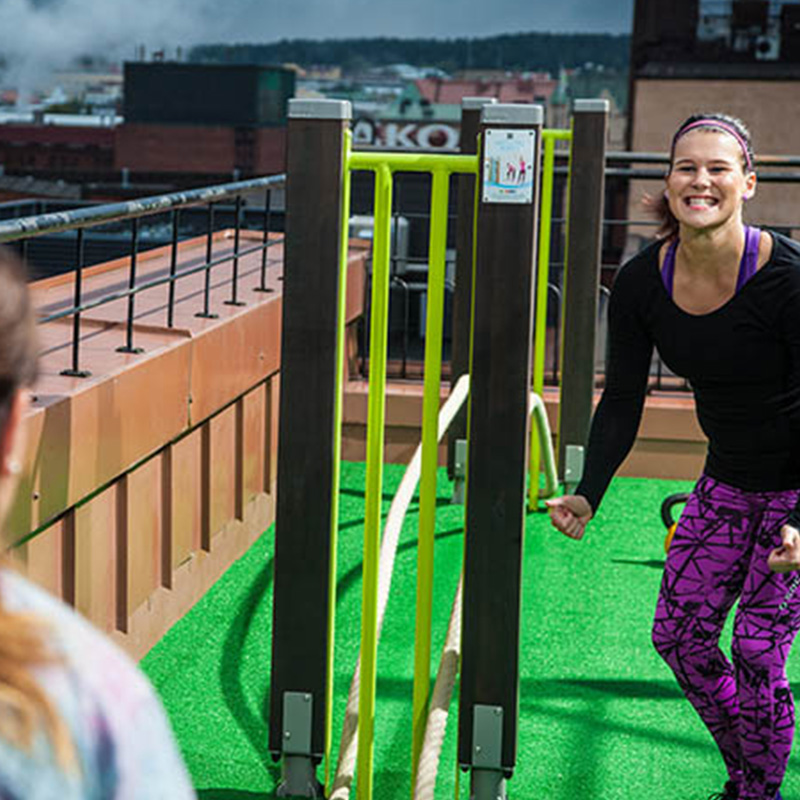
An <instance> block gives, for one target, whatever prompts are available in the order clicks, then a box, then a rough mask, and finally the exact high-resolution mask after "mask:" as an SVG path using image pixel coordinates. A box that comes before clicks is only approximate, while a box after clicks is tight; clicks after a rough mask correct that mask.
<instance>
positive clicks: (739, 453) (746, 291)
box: [575, 233, 800, 526]
mask: <svg viewBox="0 0 800 800" xmlns="http://www.w3.org/2000/svg"><path fill="white" fill-rule="evenodd" d="M771 236H772V238H773V241H774V246H773V250H772V255H771V257H770V259H769V260H768V262H767V263H766V264H765V265H764V266H763V267H762V268H761V269H760V270H759V271H758V272H757V273H756V274H755V275H754V276H753V277H752V278H750V280H749V281H748V282H747V283H745V284H744V286H742V287H741V288H740V290H739V291H738V292H737V293H736V294H735V295H734V296H733V297H732V298H731V299H730V300H729V301H728V302H727V303H725V304H724V305H723V306H721V307H720V308H718V309H716V310H715V311H712V312H710V313H708V314H701V315H694V314H689V313H687V312H685V311H683V310H681V309H680V308H679V307H678V306H677V305H676V304H675V303H674V302H673V300H672V298H671V297H670V296H669V294H668V292H667V290H666V287H665V286H664V283H663V281H662V278H661V274H660V272H659V264H658V254H659V247H660V244H661V243H654V244H653V245H651V246H649V247H647V248H646V249H645V250H643V251H642V252H641V253H639V254H638V255H637V256H635V257H634V258H632V259H631V260H630V261H629V262H627V263H626V264H625V265H624V266H623V267H622V269H621V270H620V271H619V273H618V275H617V278H616V280H615V282H614V287H613V291H612V293H611V300H610V302H609V310H608V326H609V327H608V336H609V340H608V356H607V360H606V387H605V391H604V392H603V395H602V397H601V400H600V403H599V405H598V407H597V410H596V412H595V415H594V418H593V420H592V426H591V432H590V434H589V443H588V448H587V453H586V465H585V469H584V475H583V479H582V481H581V482H580V484H579V485H578V487H577V489H576V490H575V491H576V494H581V495H583V496H584V497H586V498H587V500H588V501H589V503H590V505H591V506H592V509H594V510H595V511H596V510H597V508H598V506H599V505H600V502H601V500H602V498H603V494H604V493H605V491H606V488H607V487H608V484H609V482H610V481H611V478H612V476H613V475H614V473H615V472H616V470H617V468H618V467H619V465H620V464H621V463H622V461H623V460H624V459H625V456H626V455H627V454H628V452H629V451H630V449H631V447H632V446H633V443H634V440H635V438H636V433H637V431H638V428H639V422H640V420H641V415H642V409H643V407H644V399H645V390H646V388H647V380H648V375H649V370H650V363H651V360H652V355H653V347H654V346H655V347H656V348H657V349H658V352H659V353H660V355H661V358H662V359H663V361H664V363H665V364H666V365H667V366H668V367H669V368H670V369H671V370H672V371H673V372H674V373H676V374H677V375H680V376H683V377H685V378H688V379H689V382H690V383H691V386H692V388H693V389H694V394H695V402H696V409H697V418H698V421H699V422H700V426H701V427H702V429H703V432H704V433H705V435H706V436H707V437H708V453H707V456H706V464H705V473H706V474H707V475H708V476H710V477H712V478H716V479H717V480H720V481H723V482H725V483H728V484H730V485H732V486H736V487H738V488H740V489H743V490H746V491H770V490H785V489H796V488H800V244H798V243H796V242H793V241H792V240H791V239H788V238H786V237H784V236H781V235H780V234H776V233H771ZM789 521H790V524H792V525H795V526H798V525H800V502H798V507H797V508H795V510H794V512H793V513H792V515H791V517H790V520H789Z"/></svg>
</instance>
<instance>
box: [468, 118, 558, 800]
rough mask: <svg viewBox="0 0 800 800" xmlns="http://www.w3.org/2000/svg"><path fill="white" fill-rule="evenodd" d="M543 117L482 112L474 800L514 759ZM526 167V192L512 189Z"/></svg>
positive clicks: (498, 789) (492, 794)
mask: <svg viewBox="0 0 800 800" xmlns="http://www.w3.org/2000/svg"><path fill="white" fill-rule="evenodd" d="M543 119H544V113H543V109H542V107H541V106H533V105H494V106H486V107H485V108H484V109H483V111H482V116H481V134H482V137H481V138H482V141H481V177H480V183H479V186H480V205H479V209H478V229H477V261H476V271H475V274H476V277H475V289H474V291H475V293H474V300H473V303H474V331H473V351H472V365H471V399H470V415H471V422H470V440H469V464H468V493H467V507H466V544H465V555H464V606H463V609H464V610H463V621H462V635H463V655H462V671H461V689H460V698H459V702H460V706H459V708H460V711H459V745H458V757H459V763H460V764H461V766H462V767H464V768H465V769H471V770H472V795H471V796H472V797H473V798H475V800H484V799H485V798H491V800H496V799H497V798H498V797H505V778H506V777H508V776H509V775H510V774H511V772H512V770H513V769H514V765H515V762H516V750H517V714H518V694H519V625H520V594H521V591H520V590H521V586H520V584H521V567H522V541H523V533H524V522H525V475H526V469H527V450H528V448H527V443H528V397H529V393H530V391H531V357H532V336H533V314H534V302H533V298H534V288H535V272H536V266H535V258H534V253H535V251H536V232H537V224H536V222H537V214H538V200H539V197H538V195H539V154H540V144H541V132H542V122H543ZM517 135H522V136H523V137H524V138H525V139H526V140H527V141H528V143H529V145H530V147H529V152H528V155H527V157H526V158H525V159H524V161H525V164H524V166H523V165H522V164H520V157H519V154H518V153H517V154H516V155H514V156H513V158H512V157H510V156H502V153H503V148H504V147H509V148H510V150H509V152H514V147H512V143H513V142H514V141H516V136H517ZM498 154H501V157H499V158H494V157H495V156H497V155H498ZM504 158H505V159H506V160H504ZM523 172H524V177H522V180H523V181H528V180H531V179H532V186H531V189H530V192H529V193H528V195H527V197H526V196H525V195H523V194H522V193H521V192H519V191H517V189H516V188H514V184H515V183H519V182H520V179H521V176H522V173H523ZM498 182H499V183H500V184H506V185H508V186H509V188H508V189H507V190H506V189H504V188H503V187H502V186H499V187H498V186H497V183H498ZM493 184H494V185H493ZM504 192H505V196H504Z"/></svg>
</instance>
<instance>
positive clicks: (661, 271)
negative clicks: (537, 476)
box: [548, 114, 800, 800]
mask: <svg viewBox="0 0 800 800" xmlns="http://www.w3.org/2000/svg"><path fill="white" fill-rule="evenodd" d="M755 190H756V173H755V170H754V168H753V153H752V148H751V144H750V136H749V133H748V131H747V129H746V128H745V126H744V124H743V123H742V122H741V121H740V120H737V119H734V118H732V117H728V116H726V115H723V114H700V115H696V116H692V117H689V119H687V120H686V121H685V122H684V123H683V124H682V125H681V126H680V127H679V128H678V130H677V131H676V133H675V135H674V136H673V138H672V147H671V152H670V164H669V171H668V173H667V176H666V191H665V192H664V196H663V198H659V201H658V202H657V203H654V204H653V206H654V210H655V211H656V212H657V213H658V215H659V216H660V218H661V222H662V227H661V237H660V238H659V240H658V241H656V242H655V243H653V244H652V245H650V246H649V247H647V248H645V249H644V250H643V251H642V252H641V253H639V254H638V255H637V256H635V257H634V258H632V259H631V260H630V261H629V262H628V263H627V264H625V265H624V266H623V267H622V269H621V270H620V272H619V274H618V276H617V278H616V281H615V283H614V288H613V292H612V296H611V301H610V306H609V350H608V359H607V364H606V386H605V390H604V392H603V396H602V399H601V401H600V404H599V406H598V408H597V411H596V413H595V416H594V419H593V421H592V427H591V433H590V435H589V443H588V448H587V454H586V469H585V472H584V476H583V479H582V480H581V482H580V484H579V485H578V487H577V488H576V490H575V494H574V495H568V496H565V497H561V498H558V499H556V500H552V501H550V502H549V503H548V505H549V507H550V515H551V520H552V522H553V525H554V526H555V527H556V528H557V529H558V530H559V531H561V532H562V533H564V534H566V535H567V536H570V537H572V538H573V539H580V538H581V537H582V536H583V534H584V530H585V528H586V525H587V523H588V522H589V520H590V519H591V518H592V516H593V515H594V514H596V512H597V509H598V507H599V505H600V501H601V500H602V497H603V494H604V492H605V491H606V488H607V486H608V484H609V481H610V480H611V477H612V476H613V474H614V473H615V472H616V470H617V468H618V467H619V465H620V464H621V463H622V461H623V459H624V458H625V456H626V455H627V454H628V452H629V451H630V449H631V447H632V446H633V443H634V440H635V438H636V432H637V429H638V427H639V421H640V419H641V414H642V408H643V406H644V398H645V392H646V389H647V383H648V378H649V374H650V363H651V359H652V355H653V348H654V347H656V348H657V349H658V351H659V353H660V355H661V358H662V359H663V361H664V362H665V363H666V364H667V365H668V366H669V368H670V369H671V370H672V371H673V372H674V373H675V374H677V375H680V376H682V377H685V378H688V380H689V382H690V384H691V386H692V388H693V390H694V395H695V403H696V410H697V417H698V420H699V422H700V425H701V427H702V428H703V431H704V433H705V434H706V436H707V437H708V453H707V457H706V464H705V468H704V470H703V474H702V476H701V478H700V480H699V481H698V482H697V484H696V486H695V488H694V491H693V492H692V494H691V496H690V499H689V501H688V503H687V505H686V508H685V510H684V512H683V515H682V516H681V519H680V522H679V523H678V526H677V530H676V532H675V536H674V538H673V540H672V544H671V546H670V549H669V552H668V555H667V562H666V566H665V569H664V576H663V579H662V583H661V592H660V594H659V598H658V604H657V608H656V614H655V623H654V626H653V634H652V636H653V643H654V645H655V647H656V650H657V651H658V653H659V654H660V655H661V656H662V657H663V658H664V660H665V661H666V662H667V664H668V665H669V666H670V668H671V669H672V670H673V672H674V673H675V676H676V678H677V680H678V683H679V684H680V686H681V689H682V690H683V692H684V694H685V695H686V697H687V698H688V699H689V701H690V702H691V704H692V705H693V706H694V708H695V710H696V711H697V712H698V714H699V715H700V717H701V719H702V720H703V722H704V723H705V725H706V727H707V728H708V730H709V731H710V733H711V735H712V736H713V738H714V740H715V742H716V744H717V747H718V748H719V751H720V753H721V755H722V758H723V760H724V763H725V767H726V769H727V773H728V780H727V783H726V784H725V787H724V789H723V790H722V792H717V793H715V794H713V795H712V796H711V798H715V799H716V800H773V799H774V798H778V800H780V797H781V794H780V785H781V782H782V780H783V777H784V773H785V771H786V765H787V763H788V760H789V753H790V750H791V746H792V737H793V733H794V702H793V699H792V694H791V690H790V687H789V683H788V680H787V678H786V659H787V657H788V655H789V650H790V648H791V646H792V642H793V641H794V638H795V635H796V634H797V631H798V629H800V573H798V572H796V570H798V569H800V533H799V532H798V529H799V528H800V503H799V502H798V497H799V496H800V246H799V245H798V244H797V243H796V242H793V241H792V240H791V239H788V238H786V237H785V236H781V235H780V234H778V233H774V232H771V231H766V230H760V229H759V228H755V227H750V226H747V225H745V224H744V222H743V219H742V209H743V206H744V204H745V202H746V201H747V200H749V199H750V198H751V197H752V196H753V194H754V193H755ZM737 600H738V601H739V606H738V609H737V611H736V616H735V621H734V631H733V643H732V648H731V651H732V652H731V655H732V663H731V661H729V660H728V658H727V656H726V655H725V654H724V653H723V652H722V651H721V650H720V647H719V637H720V633H721V632H722V628H723V625H724V624H725V620H726V619H727V617H728V613H729V612H730V610H731V608H732V607H733V605H734V603H735V602H736V601H737ZM711 798H709V800H711Z"/></svg>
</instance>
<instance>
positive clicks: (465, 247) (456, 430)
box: [447, 97, 497, 480]
mask: <svg viewBox="0 0 800 800" xmlns="http://www.w3.org/2000/svg"><path fill="white" fill-rule="evenodd" d="M496 102H497V100H496V99H495V98H494V97H465V98H463V99H462V100H461V137H460V140H459V151H460V152H461V153H462V154H464V155H474V154H475V153H477V152H478V129H479V127H480V122H481V109H482V108H483V107H484V106H486V105H491V104H493V103H496ZM474 229H475V176H474V175H459V176H458V196H457V199H456V276H455V278H456V286H455V292H454V293H453V327H452V338H451V343H452V345H451V351H450V352H451V355H450V369H451V377H450V387H451V388H452V387H453V386H455V385H456V383H457V381H458V379H459V378H460V377H461V376H462V375H466V374H467V373H468V372H469V329H470V325H471V324H472V321H471V319H470V316H471V311H472V265H473V257H472V256H473V243H474V239H473V232H474ZM466 438H467V410H466V407H464V408H462V409H461V411H460V412H459V413H458V414H457V415H456V418H455V419H454V420H453V422H452V423H451V425H450V432H449V434H448V444H447V471H448V475H449V476H450V480H453V478H454V477H455V472H454V467H455V448H456V442H457V441H458V440H459V439H466Z"/></svg>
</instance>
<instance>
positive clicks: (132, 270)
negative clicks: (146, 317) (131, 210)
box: [117, 217, 144, 355]
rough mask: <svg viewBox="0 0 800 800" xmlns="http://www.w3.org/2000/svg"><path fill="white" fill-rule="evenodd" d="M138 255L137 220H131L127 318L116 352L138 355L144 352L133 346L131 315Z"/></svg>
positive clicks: (132, 313)
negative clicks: (122, 338) (121, 342)
mask: <svg viewBox="0 0 800 800" xmlns="http://www.w3.org/2000/svg"><path fill="white" fill-rule="evenodd" d="M138 256H139V220H138V218H137V217H134V218H133V219H132V220H131V264H130V267H129V270H128V291H129V294H128V319H127V322H126V324H125V344H124V345H122V347H118V348H117V352H118V353H132V354H134V355H138V354H139V353H143V352H144V348H142V347H134V346H133V317H134V313H135V308H136V295H135V294H134V290H135V289H136V259H137V258H138Z"/></svg>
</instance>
